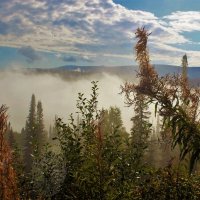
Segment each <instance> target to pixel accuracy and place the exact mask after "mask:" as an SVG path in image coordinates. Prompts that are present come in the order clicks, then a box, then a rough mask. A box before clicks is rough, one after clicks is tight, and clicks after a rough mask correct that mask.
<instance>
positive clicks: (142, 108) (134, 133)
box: [131, 94, 151, 165]
mask: <svg viewBox="0 0 200 200" xmlns="http://www.w3.org/2000/svg"><path fill="white" fill-rule="evenodd" d="M147 109H148V107H147V105H146V98H145V96H144V95H141V94H136V98H135V105H134V111H135V116H134V117H132V119H131V121H132V122H133V127H132V129H131V145H132V150H133V152H132V153H133V156H134V157H135V161H136V162H137V163H135V164H136V165H139V164H140V162H141V158H142V157H143V155H144V152H145V149H146V148H147V146H148V141H147V140H148V137H149V135H150V133H151V124H150V123H149V116H150V112H149V111H148V110H147Z"/></svg>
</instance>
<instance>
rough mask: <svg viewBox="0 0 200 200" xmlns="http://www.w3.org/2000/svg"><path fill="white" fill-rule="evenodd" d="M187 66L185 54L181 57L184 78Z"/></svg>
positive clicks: (185, 77)
mask: <svg viewBox="0 0 200 200" xmlns="http://www.w3.org/2000/svg"><path fill="white" fill-rule="evenodd" d="M187 68H188V60H187V55H186V54H185V55H184V56H183V58H182V76H183V78H184V79H185V80H187Z"/></svg>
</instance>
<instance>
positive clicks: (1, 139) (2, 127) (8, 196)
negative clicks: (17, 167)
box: [0, 105, 19, 200]
mask: <svg viewBox="0 0 200 200" xmlns="http://www.w3.org/2000/svg"><path fill="white" fill-rule="evenodd" d="M6 111H7V108H6V107H5V106H4V105H2V106H1V107H0V199H2V200H18V199H19V196H18V190H17V184H16V175H15V171H14V169H13V167H12V154H11V150H10V148H9V146H8V144H7V142H6V140H5V136H4V134H5V133H6V129H7V114H6Z"/></svg>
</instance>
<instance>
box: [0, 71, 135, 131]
mask: <svg viewBox="0 0 200 200" xmlns="http://www.w3.org/2000/svg"><path fill="white" fill-rule="evenodd" d="M92 80H94V81H95V80H98V81H99V83H98V86H99V98H98V100H99V108H102V107H103V108H105V109H107V108H109V107H110V106H117V107H119V108H120V109H121V111H122V118H123V122H124V125H125V127H126V128H127V130H128V131H129V129H130V127H131V123H130V118H131V117H132V115H133V108H127V107H126V106H125V104H124V96H123V95H120V94H119V92H120V85H122V84H123V81H122V80H121V79H120V78H119V77H117V76H111V75H108V74H104V75H103V76H101V77H99V78H97V77H94V76H92V77H91V78H88V79H87V80H86V79H81V80H76V81H68V80H63V79H61V78H60V77H59V76H53V75H51V74H31V73H30V74H29V73H28V72H26V73H24V72H23V71H20V70H15V71H13V70H7V71H1V72H0V90H1V91H2V93H1V97H0V104H6V106H8V107H9V110H8V114H9V121H10V122H11V124H12V127H13V129H14V130H17V131H21V128H22V127H24V125H25V121H26V118H27V116H28V112H29V106H30V100H31V95H32V94H33V93H34V94H35V96H36V101H38V100H41V101H42V105H43V110H44V120H45V126H46V129H47V130H48V128H49V125H50V124H53V121H54V119H55V116H58V117H61V118H63V119H64V120H65V121H66V120H67V119H68V118H69V115H70V113H75V112H76V100H77V97H78V92H81V93H84V94H85V96H86V97H89V95H90V93H91V86H92V84H91V81H92Z"/></svg>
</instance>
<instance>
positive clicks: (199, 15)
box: [164, 11, 200, 32]
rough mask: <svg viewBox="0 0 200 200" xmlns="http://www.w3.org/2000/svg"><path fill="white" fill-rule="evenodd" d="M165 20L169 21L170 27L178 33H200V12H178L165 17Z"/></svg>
mask: <svg viewBox="0 0 200 200" xmlns="http://www.w3.org/2000/svg"><path fill="white" fill-rule="evenodd" d="M164 19H166V20H167V21H168V23H169V26H171V27H172V28H173V29H174V30H176V31H178V32H192V31H200V12H197V11H187V12H186V11H185V12H181V11H178V12H174V13H172V14H170V15H168V16H165V17H164Z"/></svg>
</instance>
